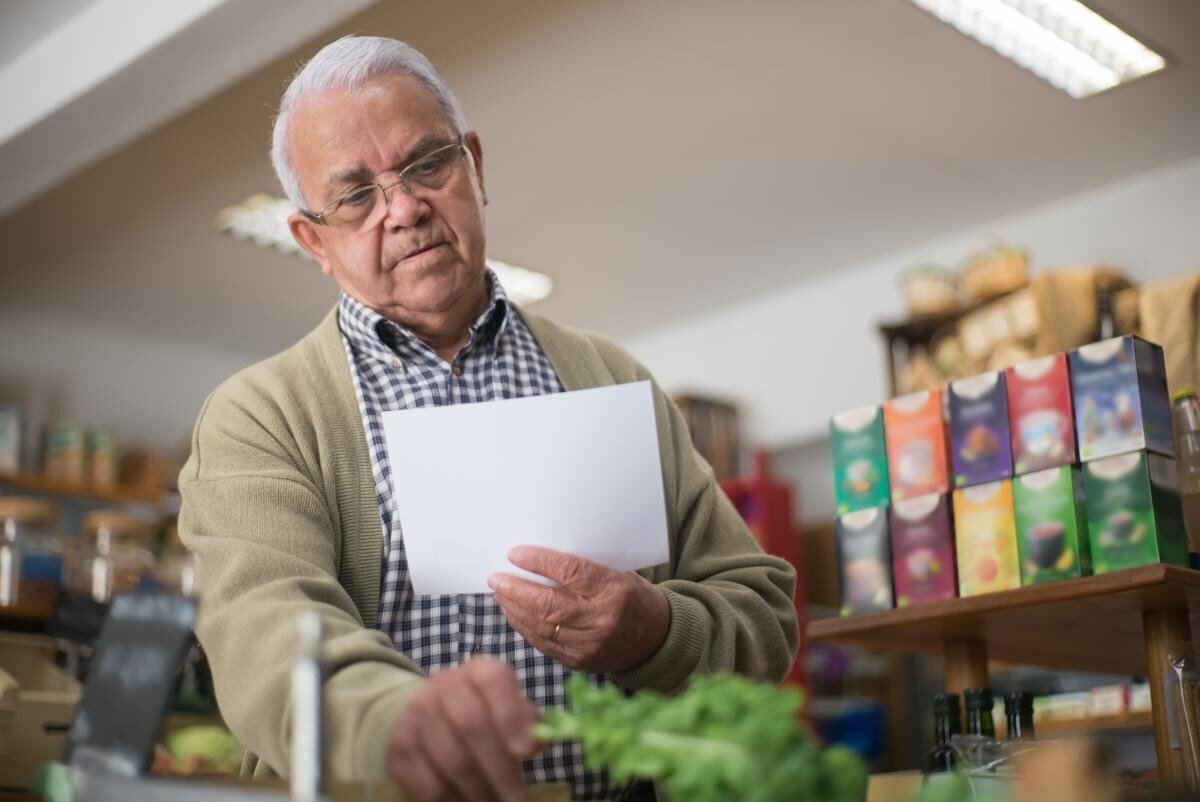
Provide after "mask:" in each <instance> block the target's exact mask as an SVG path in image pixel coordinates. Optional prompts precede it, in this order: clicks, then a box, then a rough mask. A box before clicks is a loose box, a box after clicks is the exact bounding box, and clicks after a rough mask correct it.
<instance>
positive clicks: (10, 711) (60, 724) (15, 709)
mask: <svg viewBox="0 0 1200 802" xmlns="http://www.w3.org/2000/svg"><path fill="white" fill-rule="evenodd" d="M54 653H55V649H54V643H53V641H51V640H50V639H49V638H44V637H40V636H34V635H15V634H10V633H4V634H0V786H12V787H18V788H25V787H28V785H29V783H30V782H32V781H33V778H34V775H35V774H36V773H37V770H38V768H39V767H40V766H41V765H42V763H44V762H46V761H47V760H60V759H61V758H62V756H63V748H64V747H65V746H66V742H67V730H68V728H69V727H70V725H71V718H72V716H74V714H75V707H76V705H78V704H79V699H80V696H81V695H82V688H81V687H80V685H79V682H78V681H76V679H75V678H74V677H72V676H71V675H69V674H66V673H64V672H63V671H62V670H61V669H59V668H58V666H56V665H55V664H54Z"/></svg>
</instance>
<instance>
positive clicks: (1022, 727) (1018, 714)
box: [1004, 691, 1034, 741]
mask: <svg viewBox="0 0 1200 802" xmlns="http://www.w3.org/2000/svg"><path fill="white" fill-rule="evenodd" d="M1004 717H1005V718H1006V719H1008V740H1010V741H1031V740H1033V737H1034V735H1033V694H1031V693H1026V692H1025V691H1013V692H1012V693H1006V694H1004Z"/></svg>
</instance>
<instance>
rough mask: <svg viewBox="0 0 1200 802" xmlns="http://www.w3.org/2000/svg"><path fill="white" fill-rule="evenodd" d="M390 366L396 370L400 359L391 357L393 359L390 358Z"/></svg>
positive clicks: (398, 367)
mask: <svg viewBox="0 0 1200 802" xmlns="http://www.w3.org/2000/svg"><path fill="white" fill-rule="evenodd" d="M392 367H394V368H395V369H396V370H400V360H399V359H393V360H392Z"/></svg>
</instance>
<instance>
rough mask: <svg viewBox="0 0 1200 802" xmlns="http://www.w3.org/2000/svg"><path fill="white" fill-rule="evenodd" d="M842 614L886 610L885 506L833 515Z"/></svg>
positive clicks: (888, 560)
mask: <svg viewBox="0 0 1200 802" xmlns="http://www.w3.org/2000/svg"><path fill="white" fill-rule="evenodd" d="M837 547H838V568H839V573H840V574H841V580H842V606H841V614H842V615H854V614H856V613H867V612H872V611H875V610H890V609H891V608H892V606H893V605H894V601H895V600H894V598H893V593H892V550H891V541H890V538H889V536H888V511H887V507H875V508H873V509H869V510H858V511H857V512H851V513H848V514H846V515H843V516H841V517H840V518H838V519H837Z"/></svg>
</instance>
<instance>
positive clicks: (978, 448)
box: [948, 371, 1013, 487]
mask: <svg viewBox="0 0 1200 802" xmlns="http://www.w3.org/2000/svg"><path fill="white" fill-rule="evenodd" d="M948 395H949V397H950V450H951V453H950V461H951V467H952V468H953V473H954V486H955V487H970V486H972V485H982V484H987V483H988V482H998V481H1000V480H1001V479H1009V478H1011V477H1012V472H1013V461H1012V437H1011V436H1010V433H1009V421H1008V396H1007V394H1006V393H1005V390H1004V373H1003V371H993V372H991V373H982V374H980V375H978V376H972V377H971V378H969V379H960V380H959V381H956V382H952V383H951V384H950V392H949V393H948Z"/></svg>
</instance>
